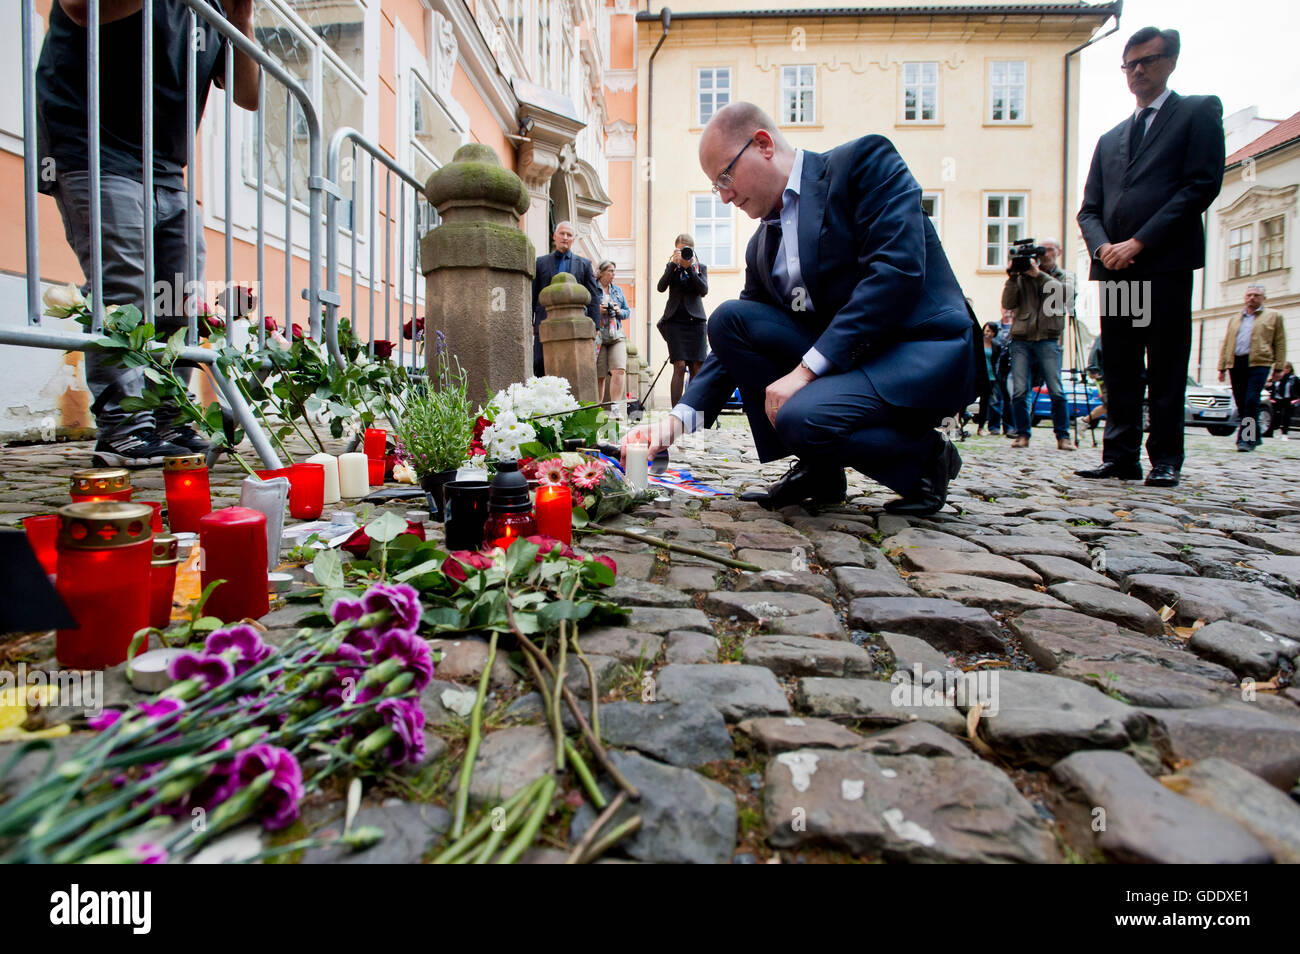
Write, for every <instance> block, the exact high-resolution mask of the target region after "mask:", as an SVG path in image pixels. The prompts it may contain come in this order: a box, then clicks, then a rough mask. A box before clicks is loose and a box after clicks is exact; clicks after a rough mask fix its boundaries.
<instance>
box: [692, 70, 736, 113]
mask: <svg viewBox="0 0 1300 954" xmlns="http://www.w3.org/2000/svg"><path fill="white" fill-rule="evenodd" d="M706 72H707V73H710V74H712V75H711V76H710V79H711V80H712V83H713V85H712V86H711V87H710V88H709V89H708V90H705V89H703V88H702V86H701V84H700V80H701V78H702V77H703V76H704V74H705V73H706ZM722 75H725V76H726V79H727V90H726V92H727V102H726V103H722V104H719V103H718V93H719V92H720V91H721V87H720V86H719V85H718V78H719V76H722ZM734 93H735V89H734V84H733V82H732V70H731V67H730V66H700V67H697V68H696V70H695V125H697V126H703V125H704V124H705V123H707V122H708V121H709V117H710V116H712V115H713V113H716V112H717V111H718V110H719V109H720V108H721V107H722V106H726V105H727V103H732V102H735V97H734ZM706 95H707V96H708V97H709V99H710V105H711V106H712V110H711V112H710V113H709V116H705V115H704V97H705V96H706Z"/></svg>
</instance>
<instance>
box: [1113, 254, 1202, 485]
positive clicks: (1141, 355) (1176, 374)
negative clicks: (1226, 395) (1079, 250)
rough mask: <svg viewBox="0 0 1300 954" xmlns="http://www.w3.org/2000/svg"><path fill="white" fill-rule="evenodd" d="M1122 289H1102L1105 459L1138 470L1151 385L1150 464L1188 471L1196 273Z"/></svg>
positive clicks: (1166, 275)
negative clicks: (1185, 457) (1189, 368)
mask: <svg viewBox="0 0 1300 954" xmlns="http://www.w3.org/2000/svg"><path fill="white" fill-rule="evenodd" d="M1118 284H1119V283H1116V287H1118ZM1123 284H1124V285H1125V286H1126V288H1125V289H1124V291H1125V292H1126V293H1124V294H1122V293H1119V292H1118V291H1117V292H1116V293H1115V294H1111V293H1109V291H1108V286H1107V283H1106V282H1102V283H1101V285H1100V292H1101V294H1100V299H1101V355H1102V364H1103V371H1102V375H1103V377H1104V378H1105V380H1106V389H1107V392H1108V393H1107V399H1106V437H1105V443H1104V444H1103V445H1102V452H1101V457H1102V460H1103V461H1106V462H1113V463H1116V464H1120V465H1122V466H1125V467H1130V466H1138V465H1139V463H1140V462H1139V457H1140V456H1141V449H1142V397H1143V391H1144V388H1145V391H1146V394H1147V400H1148V404H1149V406H1150V408H1151V433H1150V435H1149V436H1148V437H1147V458H1148V459H1149V460H1150V461H1151V464H1152V466H1155V465H1157V464H1168V465H1169V466H1170V467H1173V468H1174V470H1178V469H1180V468H1181V467H1182V466H1183V415H1184V409H1185V407H1186V397H1187V359H1188V357H1189V356H1190V355H1191V351H1192V273H1191V272H1190V271H1186V272H1166V273H1164V274H1161V275H1152V276H1149V277H1148V278H1144V279H1135V280H1132V281H1127V280H1126V281H1125V282H1123ZM1135 296H1140V297H1135ZM1138 304H1140V305H1141V306H1142V308H1141V311H1142V312H1143V313H1142V314H1139V313H1138V311H1139V309H1138V307H1137V305H1138ZM1144 361H1145V378H1144Z"/></svg>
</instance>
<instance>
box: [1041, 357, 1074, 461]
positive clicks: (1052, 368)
mask: <svg viewBox="0 0 1300 954" xmlns="http://www.w3.org/2000/svg"><path fill="white" fill-rule="evenodd" d="M1034 354H1035V356H1036V357H1037V359H1038V369H1039V371H1040V373H1041V374H1042V375H1043V380H1045V381H1046V382H1047V393H1048V394H1049V395H1050V396H1051V399H1052V429H1053V430H1054V431H1056V437H1057V440H1069V439H1070V410H1069V407H1068V406H1067V404H1066V401H1065V389H1064V388H1062V387H1061V346H1060V345H1059V344H1057V343H1056V342H1055V341H1035V342H1034Z"/></svg>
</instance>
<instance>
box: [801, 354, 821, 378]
mask: <svg viewBox="0 0 1300 954" xmlns="http://www.w3.org/2000/svg"><path fill="white" fill-rule="evenodd" d="M799 367H801V368H803V369H804V370H805V371H807V372H808V373H809V374H811V375H812V376H813V377H814V378H815V377H817V372H816V371H814V370H813V369H812V368H810V367H808V362H807V361H805V360H803V358H800V359H799Z"/></svg>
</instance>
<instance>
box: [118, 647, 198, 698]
mask: <svg viewBox="0 0 1300 954" xmlns="http://www.w3.org/2000/svg"><path fill="white" fill-rule="evenodd" d="M184 654H185V650H183V649H151V650H149V651H148V652H147V653H141V654H140V655H139V656H136V657H135V659H133V660H131V685H132V686H134V687H135V689H136V691H138V692H162V691H163V690H164V689H166V688H167V687H168V686H170V685H171V684H172V683H173V682H175V680H174V679H172V677H171V676H169V675H167V670H168V668H169V667H170V666H171V664H172V662H173V661H174V660H175V659H176V657H178V656H183V655H184Z"/></svg>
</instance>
